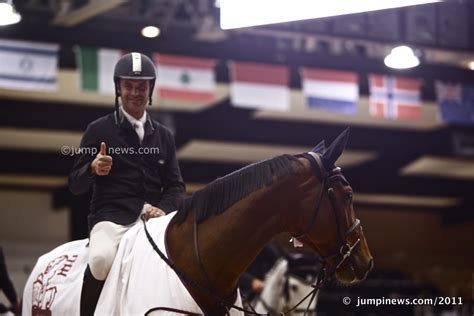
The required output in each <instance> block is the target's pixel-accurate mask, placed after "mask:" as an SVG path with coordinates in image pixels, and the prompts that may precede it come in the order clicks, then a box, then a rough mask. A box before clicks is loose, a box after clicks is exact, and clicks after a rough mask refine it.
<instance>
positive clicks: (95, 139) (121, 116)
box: [69, 53, 184, 315]
mask: <svg viewBox="0 0 474 316" xmlns="http://www.w3.org/2000/svg"><path fill="white" fill-rule="evenodd" d="M155 80H156V71H155V65H154V64H153V62H152V61H151V60H150V59H149V58H148V57H147V56H145V55H143V54H141V53H130V54H126V55H124V56H123V57H122V58H120V60H119V61H118V62H117V64H116V66H115V70H114V84H115V112H114V113H110V114H108V115H106V116H104V117H101V118H99V119H97V120H95V121H94V122H92V123H90V124H89V125H88V126H87V129H86V131H85V133H84V136H83V137H82V140H81V148H83V149H84V150H83V152H82V155H80V156H79V157H77V160H76V161H75V164H74V166H73V169H72V172H71V174H70V177H69V188H70V190H71V191H72V192H73V193H74V194H82V193H85V192H87V191H88V190H89V189H90V188H92V189H93V194H92V199H91V202H90V214H89V216H88V222H89V231H90V241H89V258H88V267H87V269H86V272H85V274H84V283H83V288H82V293H81V304H80V309H81V315H92V314H93V313H94V310H95V307H96V304H97V300H98V298H99V295H100V292H101V289H102V286H103V284H104V280H105V279H106V277H107V275H108V273H109V270H110V267H111V266H112V263H113V260H114V257H115V255H116V253H117V249H118V245H119V243H120V240H121V239H122V236H123V235H124V234H125V232H126V231H127V230H128V229H129V228H130V227H131V226H133V224H135V223H136V222H137V221H138V220H139V217H140V214H144V216H145V219H148V218H150V217H158V216H161V215H164V214H167V213H170V212H172V211H174V210H176V209H178V206H179V204H180V203H181V200H182V196H183V193H184V183H183V180H182V177H181V172H180V170H179V166H178V162H177V159H176V149H175V143H174V138H173V135H172V133H171V132H170V130H169V129H167V128H166V127H165V126H163V125H162V124H160V123H158V122H157V121H156V120H154V119H153V118H152V117H151V115H150V114H149V113H147V111H146V110H145V108H146V105H147V103H149V104H150V105H151V99H152V94H153V87H154V85H155ZM119 99H120V101H121V102H120V104H121V105H119ZM91 149H96V150H97V151H96V152H98V154H97V156H95V157H94V156H92V155H91V154H90V152H91V151H90V150H91ZM144 149H146V150H144ZM145 153H149V154H145Z"/></svg>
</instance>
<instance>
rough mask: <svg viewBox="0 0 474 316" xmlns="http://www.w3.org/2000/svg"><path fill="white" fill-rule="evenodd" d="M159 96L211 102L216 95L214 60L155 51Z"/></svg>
mask: <svg viewBox="0 0 474 316" xmlns="http://www.w3.org/2000/svg"><path fill="white" fill-rule="evenodd" d="M154 60H155V63H156V64H157V65H158V95H159V96H160V97H161V98H163V99H175V100H187V101H199V102H212V101H214V100H215V95H216V79H215V74H214V66H215V64H216V61H215V60H214V59H204V58H196V57H185V56H171V55H164V54H155V56H154Z"/></svg>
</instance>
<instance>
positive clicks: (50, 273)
mask: <svg viewBox="0 0 474 316" xmlns="http://www.w3.org/2000/svg"><path fill="white" fill-rule="evenodd" d="M76 260H77V255H72V256H71V255H62V256H59V257H57V258H55V259H53V260H51V261H50V262H49V263H48V265H47V266H46V268H45V269H44V271H43V272H41V273H40V274H39V275H38V277H37V278H36V280H35V282H33V304H32V307H31V308H32V310H31V313H32V316H51V305H52V304H53V302H54V298H55V297H56V294H57V292H58V288H57V287H56V286H55V285H54V284H56V283H57V282H58V281H57V279H58V278H65V277H66V276H67V274H68V272H69V271H70V270H71V268H72V267H73V265H74V263H75V262H76Z"/></svg>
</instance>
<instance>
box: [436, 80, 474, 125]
mask: <svg viewBox="0 0 474 316" xmlns="http://www.w3.org/2000/svg"><path fill="white" fill-rule="evenodd" d="M435 88H436V96H437V100H438V113H439V115H440V118H441V120H442V121H443V122H445V123H459V124H463V125H470V124H471V125H472V124H474V86H471V85H462V84H460V83H447V82H441V81H436V82H435Z"/></svg>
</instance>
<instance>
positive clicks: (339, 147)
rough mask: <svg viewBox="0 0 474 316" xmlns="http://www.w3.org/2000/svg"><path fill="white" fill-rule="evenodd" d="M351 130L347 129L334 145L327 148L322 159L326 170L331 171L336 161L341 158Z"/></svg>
mask: <svg viewBox="0 0 474 316" xmlns="http://www.w3.org/2000/svg"><path fill="white" fill-rule="evenodd" d="M349 131H350V128H349V127H348V128H346V129H345V130H344V131H343V132H342V133H341V134H339V136H337V138H336V139H335V140H334V141H333V142H332V144H331V145H330V146H329V147H328V148H327V150H326V152H325V153H324V155H323V157H322V158H321V159H322V161H323V164H324V168H326V170H331V169H332V168H333V166H334V163H335V162H336V160H337V159H338V158H339V157H340V156H341V154H342V152H343V151H344V149H345V148H346V144H347V140H348V139H349Z"/></svg>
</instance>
